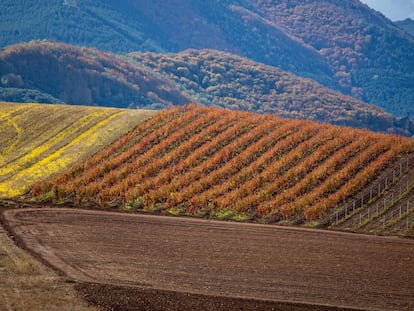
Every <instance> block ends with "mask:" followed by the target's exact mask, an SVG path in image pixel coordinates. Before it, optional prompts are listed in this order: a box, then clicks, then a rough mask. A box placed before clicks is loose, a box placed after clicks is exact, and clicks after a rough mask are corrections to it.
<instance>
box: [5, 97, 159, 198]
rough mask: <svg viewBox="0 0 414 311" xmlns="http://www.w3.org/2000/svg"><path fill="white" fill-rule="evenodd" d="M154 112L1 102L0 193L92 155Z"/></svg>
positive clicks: (18, 189) (14, 192)
mask: <svg viewBox="0 0 414 311" xmlns="http://www.w3.org/2000/svg"><path fill="white" fill-rule="evenodd" d="M152 114H153V112H152V111H145V110H121V109H112V108H100V107H99V108H98V107H82V106H65V105H39V104H14V103H0V146H1V147H0V197H12V196H17V195H21V194H22V193H24V192H25V191H26V190H28V188H29V187H30V186H31V185H32V184H33V183H34V182H37V181H39V180H41V179H44V178H46V177H47V176H49V175H51V174H55V173H58V172H60V171H62V170H63V169H66V168H68V167H69V166H70V165H72V164H73V163H75V162H77V161H79V160H82V159H85V158H86V157H88V156H90V155H92V154H93V153H95V152H96V151H98V149H99V148H102V147H104V146H106V145H108V144H109V143H111V142H112V141H113V140H115V139H116V138H118V137H119V136H121V135H122V134H125V133H126V132H128V131H129V130H131V129H132V128H134V127H135V126H136V125H137V124H138V123H140V122H142V121H143V120H145V119H146V118H148V117H149V116H151V115H152Z"/></svg>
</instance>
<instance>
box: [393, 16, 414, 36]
mask: <svg viewBox="0 0 414 311" xmlns="http://www.w3.org/2000/svg"><path fill="white" fill-rule="evenodd" d="M394 24H396V25H397V26H398V27H400V28H401V29H403V30H404V31H406V32H407V33H409V34H410V35H411V36H413V37H414V20H412V19H411V18H407V19H405V20H403V21H397V22H394Z"/></svg>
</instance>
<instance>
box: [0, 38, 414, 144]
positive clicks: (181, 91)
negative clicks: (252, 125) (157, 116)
mask: <svg viewBox="0 0 414 311" xmlns="http://www.w3.org/2000/svg"><path fill="white" fill-rule="evenodd" d="M0 76H1V77H2V79H1V84H2V88H0V98H3V99H5V100H10V99H12V98H14V96H16V97H17V98H18V99H21V100H25V101H31V102H33V101H35V100H39V99H41V100H48V99H49V101H48V102H52V103H53V102H65V103H68V104H83V105H99V106H112V107H114V106H115V107H123V108H127V107H139V108H150V109H153V108H155V109H159V108H168V107H171V106H174V105H182V104H186V103H190V102H197V103H202V104H204V105H213V106H221V107H224V108H229V109H233V110H234V109H241V110H248V111H255V112H261V113H263V112H268V113H274V114H279V115H281V116H286V117H293V118H303V119H311V120H317V121H323V122H329V123H333V124H341V125H348V126H355V127H362V128H369V129H371V130H375V131H383V132H394V133H398V134H402V135H407V136H411V135H413V134H414V125H413V123H412V122H410V120H408V119H407V120H406V121H405V122H401V121H399V120H397V119H395V118H393V117H391V115H389V114H387V113H384V112H383V111H382V110H381V109H378V108H376V107H375V106H372V105H367V104H365V103H363V102H360V101H358V100H355V99H353V98H351V97H347V96H343V95H342V94H340V93H338V92H334V91H332V90H330V89H327V88H325V87H323V86H321V85H320V84H318V83H316V82H314V81H312V80H309V79H303V78H299V77H297V76H295V75H293V74H290V73H287V72H284V71H282V70H280V69H277V68H275V67H271V66H265V65H263V64H261V63H257V62H254V61H250V60H248V59H245V58H241V57H238V56H235V55H232V54H228V53H223V52H219V51H212V50H203V51H195V50H191V51H187V52H183V53H180V54H176V55H168V56H167V55H163V54H151V53H133V54H130V55H129V56H128V57H127V58H121V57H119V56H116V55H113V54H110V53H103V52H100V51H97V50H93V49H87V48H78V47H74V46H70V45H65V44H57V43H51V42H41V43H30V44H21V45H16V46H11V47H9V48H7V49H5V50H3V51H0ZM13 94H14V95H13Z"/></svg>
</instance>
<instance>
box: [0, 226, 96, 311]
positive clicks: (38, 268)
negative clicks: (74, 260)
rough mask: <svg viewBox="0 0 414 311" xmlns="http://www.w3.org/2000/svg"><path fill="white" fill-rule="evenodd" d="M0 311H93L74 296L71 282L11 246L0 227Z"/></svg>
mask: <svg viewBox="0 0 414 311" xmlns="http://www.w3.org/2000/svg"><path fill="white" fill-rule="evenodd" d="M0 310H7V311H11V310H13V311H16V310H48V311H52V310H71V311H86V310H89V311H91V310H97V309H95V308H92V307H88V306H87V305H86V303H85V302H83V301H82V300H81V299H80V298H78V297H77V296H76V292H75V290H74V285H73V283H71V282H70V280H68V279H67V278H65V277H62V276H58V275H57V274H56V273H55V272H54V271H52V270H51V269H49V268H47V267H45V266H44V265H42V264H41V263H39V262H38V261H36V260H35V259H34V258H33V257H31V256H30V255H29V254H27V253H26V252H25V251H23V250H21V249H20V248H18V247H17V246H15V245H14V243H13V241H12V240H11V239H10V237H8V236H7V234H6V232H5V230H4V229H3V227H2V226H1V225H0Z"/></svg>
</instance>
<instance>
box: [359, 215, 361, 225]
mask: <svg viewBox="0 0 414 311" xmlns="http://www.w3.org/2000/svg"><path fill="white" fill-rule="evenodd" d="M359 224H362V213H360V214H359Z"/></svg>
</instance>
